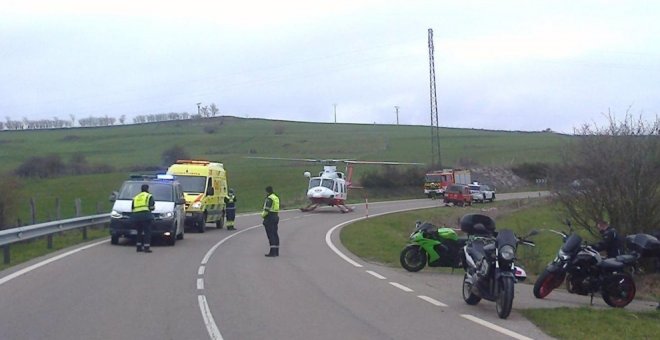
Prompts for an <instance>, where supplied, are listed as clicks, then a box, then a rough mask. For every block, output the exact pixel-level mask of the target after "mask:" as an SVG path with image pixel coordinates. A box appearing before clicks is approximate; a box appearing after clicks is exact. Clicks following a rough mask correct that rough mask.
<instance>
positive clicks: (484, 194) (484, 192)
mask: <svg viewBox="0 0 660 340" xmlns="http://www.w3.org/2000/svg"><path fill="white" fill-rule="evenodd" d="M469 186H470V195H471V196H472V201H474V202H481V203H484V202H486V201H490V202H492V201H494V200H495V190H493V189H491V188H490V187H489V186H488V185H486V184H478V183H473V184H470V185H469Z"/></svg>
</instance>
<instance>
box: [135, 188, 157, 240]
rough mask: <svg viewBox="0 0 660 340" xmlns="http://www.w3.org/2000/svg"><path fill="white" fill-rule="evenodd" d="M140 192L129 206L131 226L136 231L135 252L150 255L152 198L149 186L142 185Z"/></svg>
mask: <svg viewBox="0 0 660 340" xmlns="http://www.w3.org/2000/svg"><path fill="white" fill-rule="evenodd" d="M141 189H142V192H140V193H139V194H137V195H135V197H133V203H132V206H131V211H132V212H133V214H132V219H133V225H134V226H135V229H137V240H136V242H135V245H136V247H137V249H136V251H138V252H140V251H144V252H145V253H151V249H149V248H150V247H151V226H152V225H153V223H154V215H153V214H152V213H151V212H152V211H153V210H154V209H155V207H156V203H155V202H154V197H153V196H152V195H151V194H150V193H149V185H148V184H142V187H141Z"/></svg>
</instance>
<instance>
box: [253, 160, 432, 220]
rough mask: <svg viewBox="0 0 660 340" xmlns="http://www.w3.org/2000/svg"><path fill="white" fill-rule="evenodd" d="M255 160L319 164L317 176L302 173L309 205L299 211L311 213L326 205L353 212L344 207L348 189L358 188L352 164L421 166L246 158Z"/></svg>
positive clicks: (382, 162)
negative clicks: (339, 167) (343, 166)
mask: <svg viewBox="0 0 660 340" xmlns="http://www.w3.org/2000/svg"><path fill="white" fill-rule="evenodd" d="M248 158H257V159H275V160H286V161H298V162H310V163H321V164H322V165H323V171H321V172H319V174H318V176H312V174H311V173H310V172H309V171H305V172H304V174H303V175H304V176H305V177H307V178H308V179H309V185H308V187H307V198H308V199H309V201H310V203H309V204H308V205H307V206H306V207H302V208H300V210H301V211H312V210H314V209H316V208H318V207H319V206H321V205H328V206H331V207H337V208H339V211H341V212H342V213H347V212H351V211H353V208H351V207H349V206H347V205H346V200H347V199H348V189H350V188H360V187H356V186H353V184H352V182H351V178H352V176H353V164H382V165H422V164H423V163H407V162H388V161H359V160H352V159H308V158H279V157H248ZM339 163H344V164H346V170H345V172H340V171H337V164H339Z"/></svg>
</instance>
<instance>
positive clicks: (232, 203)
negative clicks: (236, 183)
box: [225, 189, 236, 230]
mask: <svg viewBox="0 0 660 340" xmlns="http://www.w3.org/2000/svg"><path fill="white" fill-rule="evenodd" d="M225 211H226V212H227V230H236V228H235V227H234V220H235V219H236V194H234V189H229V193H228V194H227V197H225Z"/></svg>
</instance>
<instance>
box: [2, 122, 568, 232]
mask: <svg viewBox="0 0 660 340" xmlns="http://www.w3.org/2000/svg"><path fill="white" fill-rule="evenodd" d="M430 136H431V131H430V127H428V126H403V125H402V126H398V125H371V124H333V123H304V122H291V121H272V120H262V119H243V118H236V117H215V118H206V119H201V120H185V121H170V122H160V123H149V124H142V125H122V126H112V127H101V128H69V129H59V130H31V131H0V146H2V149H1V150H2V151H1V152H0V154H1V156H2V160H3V161H2V162H0V173H11V172H13V171H14V170H15V169H16V168H17V167H19V166H20V165H21V164H23V163H24V162H25V161H26V160H28V159H29V158H30V157H34V156H48V155H59V156H60V157H61V158H62V160H63V161H64V162H66V163H68V162H69V160H70V159H71V157H72V156H73V155H75V154H82V155H84V156H85V158H86V160H87V162H88V163H90V164H106V165H111V166H113V167H114V169H115V171H114V172H112V173H106V174H94V175H80V176H65V177H59V178H52V179H38V180H35V179H29V180H23V187H22V190H21V192H22V194H21V196H22V197H21V198H20V201H21V202H25V203H21V209H20V211H19V213H18V217H20V218H21V220H22V221H26V222H27V221H29V216H28V215H29V213H28V209H27V206H28V201H29V199H30V198H33V199H34V201H35V202H36V206H37V210H38V220H41V221H43V220H45V219H53V218H54V217H55V212H54V211H55V209H54V207H55V200H56V198H59V200H60V202H61V205H62V215H63V217H69V216H72V214H73V209H74V208H73V205H74V204H73V202H74V199H76V198H80V199H82V202H83V204H82V205H83V211H84V213H85V214H92V213H96V212H97V211H100V212H105V211H109V209H110V207H111V205H110V203H109V202H108V199H107V198H108V196H109V194H110V192H111V191H113V190H116V189H117V188H118V186H119V185H120V184H121V182H122V180H123V179H124V178H125V177H126V176H127V175H128V174H129V173H132V172H133V171H132V170H134V169H137V168H145V167H154V166H164V164H162V154H163V152H164V151H165V150H167V149H170V148H171V147H173V146H176V145H178V146H180V147H182V148H183V149H184V150H185V151H186V152H187V153H188V154H189V155H190V156H191V157H192V158H195V159H208V160H213V161H219V162H222V163H224V165H225V168H226V169H227V172H228V176H229V186H230V187H232V188H234V189H236V191H237V192H238V197H239V202H240V205H239V209H240V210H243V211H247V210H257V209H259V207H260V205H261V202H262V198H263V195H264V193H263V188H264V187H265V186H266V185H272V186H273V187H274V188H275V190H276V191H277V192H279V193H280V195H281V196H282V199H283V203H284V206H285V207H286V208H294V207H298V206H301V205H303V204H304V202H305V197H304V192H305V190H306V185H307V184H306V179H305V178H304V177H303V176H302V173H303V172H304V171H305V170H309V171H311V172H312V173H316V172H318V171H320V169H321V167H320V166H319V164H310V163H300V162H288V161H277V160H255V159H249V158H246V157H249V156H257V157H293V158H314V159H319V158H325V159H328V158H335V159H360V160H388V161H402V162H421V163H426V164H428V165H427V166H426V167H425V168H429V167H430V163H431V143H430ZM440 136H441V140H440V144H441V156H442V161H443V164H444V165H445V166H446V167H450V166H452V165H454V164H457V162H459V161H461V162H463V163H466V162H467V163H469V164H474V165H475V166H510V165H514V164H520V163H523V162H540V161H542V162H554V161H557V160H558V159H559V151H560V149H561V147H562V146H563V145H564V144H565V142H566V141H567V140H568V139H569V138H571V137H569V136H565V135H558V134H554V133H548V132H543V133H541V132H509V131H485V130H473V129H447V128H441V129H440ZM377 169H380V167H379V166H357V167H356V169H355V175H354V179H359V178H360V175H361V174H362V173H364V172H366V171H374V170H377ZM361 195H362V194H361V193H356V194H355V195H352V197H351V200H352V201H355V200H359V198H360V197H359V196H361ZM392 195H394V196H397V195H398V196H403V197H409V196H410V195H411V193H410V192H408V193H397V192H395V193H389V194H388V195H387V196H392ZM356 196H357V197H356ZM369 198H370V199H377V198H378V197H372V196H371V195H369ZM240 210H239V211H240Z"/></svg>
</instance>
